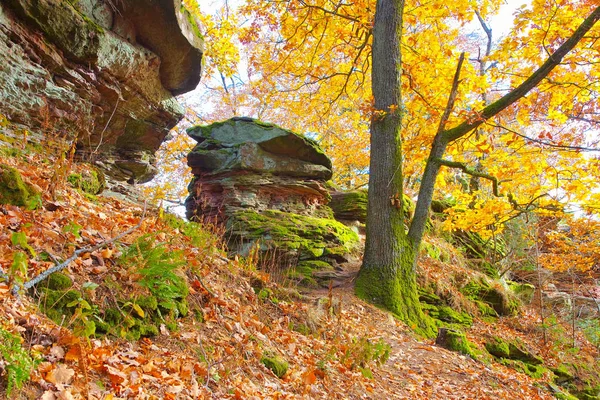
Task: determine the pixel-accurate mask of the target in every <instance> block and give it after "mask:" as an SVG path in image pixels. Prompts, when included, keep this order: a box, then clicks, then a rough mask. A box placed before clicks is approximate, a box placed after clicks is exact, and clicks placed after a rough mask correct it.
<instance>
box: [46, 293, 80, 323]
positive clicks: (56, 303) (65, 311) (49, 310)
mask: <svg viewBox="0 0 600 400" xmlns="http://www.w3.org/2000/svg"><path fill="white" fill-rule="evenodd" d="M37 290H38V293H40V298H39V305H40V309H41V310H42V312H43V313H44V314H46V315H47V316H48V318H50V319H51V320H53V321H54V322H56V323H57V324H59V325H61V324H64V321H65V320H66V321H68V320H69V318H70V317H71V316H72V315H73V312H74V310H75V308H74V307H69V306H67V304H69V303H71V302H74V301H77V300H78V299H80V298H81V297H82V296H81V292H79V291H77V290H72V289H71V290H66V291H65V290H53V289H49V288H46V287H43V286H42V287H38V289H37Z"/></svg>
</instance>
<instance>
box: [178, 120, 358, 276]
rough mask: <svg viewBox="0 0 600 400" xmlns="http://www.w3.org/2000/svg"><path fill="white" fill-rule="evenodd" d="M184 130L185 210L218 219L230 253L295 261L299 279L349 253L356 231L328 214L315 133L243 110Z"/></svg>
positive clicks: (326, 168) (326, 171)
mask: <svg viewBox="0 0 600 400" xmlns="http://www.w3.org/2000/svg"><path fill="white" fill-rule="evenodd" d="M188 134H189V135H190V136H191V137H192V138H193V139H195V140H196V141H197V142H198V145H197V146H196V147H195V148H194V149H193V150H192V151H191V152H190V154H189V155H188V165H189V166H190V167H191V168H192V173H193V174H194V179H193V181H192V182H191V183H190V186H189V192H190V196H189V197H188V199H187V201H186V206H187V216H188V218H190V219H192V220H202V221H209V222H211V223H217V224H222V225H223V226H225V228H226V231H227V232H226V234H225V237H227V238H228V241H229V248H230V250H231V251H232V252H233V253H236V254H241V255H249V254H251V253H252V252H253V251H254V250H258V251H259V252H260V253H261V255H262V259H263V260H266V259H268V262H269V263H271V264H272V265H271V266H273V264H276V265H278V267H281V266H294V267H298V268H297V269H296V270H295V271H293V272H294V274H293V276H294V277H297V278H298V279H299V280H302V281H304V282H313V281H315V280H318V277H319V276H324V275H323V274H319V272H322V271H321V270H323V269H328V268H332V267H334V266H336V264H337V263H338V262H344V261H347V260H348V258H349V255H350V254H351V253H352V251H353V250H354V249H355V248H356V247H357V245H358V236H357V235H356V233H354V232H353V231H352V230H351V229H349V228H347V227H346V226H344V225H343V224H341V223H339V222H337V221H336V220H334V219H333V212H332V210H331V208H329V206H328V203H329V200H330V196H329V185H328V183H327V181H328V180H329V179H330V178H331V175H332V173H331V160H330V159H329V158H328V157H327V156H326V155H325V153H324V152H323V150H321V148H320V147H319V145H318V144H317V143H316V142H315V141H313V140H311V139H309V138H306V137H304V136H301V135H298V134H296V133H294V132H292V131H289V130H286V129H282V128H280V127H278V126H275V125H272V124H266V123H263V122H260V121H257V120H253V119H250V118H244V117H241V118H232V119H230V120H227V121H224V122H219V123H215V124H212V125H208V126H198V127H194V128H191V129H189V130H188ZM298 271H301V272H298ZM300 275H302V276H300Z"/></svg>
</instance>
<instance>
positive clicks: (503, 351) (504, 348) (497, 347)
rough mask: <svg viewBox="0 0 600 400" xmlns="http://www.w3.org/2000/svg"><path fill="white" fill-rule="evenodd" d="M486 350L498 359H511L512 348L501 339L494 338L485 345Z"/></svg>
mask: <svg viewBox="0 0 600 400" xmlns="http://www.w3.org/2000/svg"><path fill="white" fill-rule="evenodd" d="M485 349H486V350H487V351H488V353H490V354H491V355H493V356H494V357H498V358H510V347H509V345H508V343H507V342H505V341H504V340H502V339H500V338H497V337H495V338H492V339H491V340H489V341H487V342H486V343H485Z"/></svg>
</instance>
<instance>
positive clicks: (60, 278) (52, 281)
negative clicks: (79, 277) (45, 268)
mask: <svg viewBox="0 0 600 400" xmlns="http://www.w3.org/2000/svg"><path fill="white" fill-rule="evenodd" d="M39 285H40V286H45V287H47V288H48V289H52V290H66V289H69V288H70V287H71V286H73V280H72V279H71V278H69V277H68V276H67V275H65V274H63V273H60V272H55V273H53V274H51V275H50V276H49V277H48V278H47V279H46V280H44V281H42V282H40V284H39Z"/></svg>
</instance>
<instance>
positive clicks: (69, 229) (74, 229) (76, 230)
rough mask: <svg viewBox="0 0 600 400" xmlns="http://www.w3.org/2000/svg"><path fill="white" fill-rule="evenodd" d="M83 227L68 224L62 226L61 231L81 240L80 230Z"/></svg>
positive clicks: (71, 223)
mask: <svg viewBox="0 0 600 400" xmlns="http://www.w3.org/2000/svg"><path fill="white" fill-rule="evenodd" d="M82 229H83V227H82V226H81V225H79V224H77V223H75V222H69V223H68V224H67V225H65V226H63V228H62V231H63V232H64V233H70V234H72V235H73V236H75V238H76V239H81V234H80V233H81V230H82Z"/></svg>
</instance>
